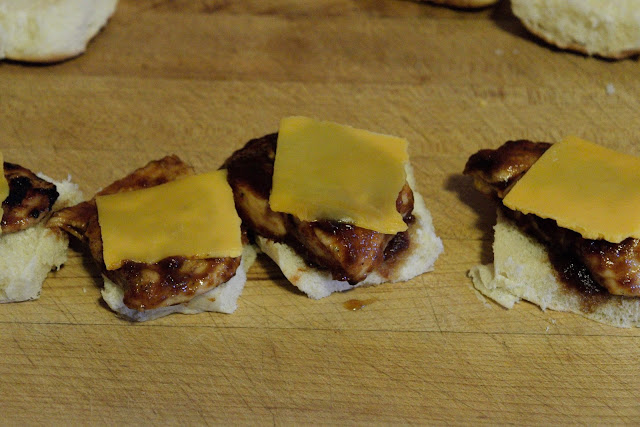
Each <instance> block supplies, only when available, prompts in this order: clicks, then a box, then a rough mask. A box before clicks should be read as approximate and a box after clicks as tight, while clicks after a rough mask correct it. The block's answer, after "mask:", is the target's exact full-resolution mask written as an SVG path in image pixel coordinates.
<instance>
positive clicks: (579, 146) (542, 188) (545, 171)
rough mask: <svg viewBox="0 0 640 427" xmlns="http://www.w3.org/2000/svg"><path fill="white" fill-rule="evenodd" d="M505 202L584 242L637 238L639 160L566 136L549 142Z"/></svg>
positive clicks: (639, 229)
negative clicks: (569, 232)
mask: <svg viewBox="0 0 640 427" xmlns="http://www.w3.org/2000/svg"><path fill="white" fill-rule="evenodd" d="M503 203H504V204H505V206H507V207H508V208H510V209H514V210H517V211H520V212H523V213H525V214H535V215H537V216H539V217H542V218H551V219H554V220H555V221H556V222H557V223H558V225H559V226H560V227H564V228H568V229H570V230H574V231H576V232H578V233H580V234H581V235H582V236H583V237H584V238H586V239H594V240H595V239H604V240H607V241H609V242H612V243H619V242H621V241H622V240H624V239H626V238H627V237H634V238H640V158H639V157H635V156H630V155H627V154H623V153H618V152H616V151H613V150H610V149H607V148H604V147H601V146H599V145H596V144H594V143H591V142H588V141H585V140H582V139H580V138H577V137H575V136H570V137H567V138H566V139H564V140H563V141H561V142H558V143H556V144H553V145H552V146H551V147H550V148H549V149H548V150H547V151H546V152H545V153H544V154H543V155H542V156H541V157H540V159H538V161H536V162H535V163H534V164H533V166H532V167H531V168H530V169H529V170H528V171H527V173H526V174H525V175H524V176H523V177H522V178H521V179H520V180H519V181H518V182H517V183H516V184H515V185H514V186H513V188H512V189H511V191H510V192H509V193H508V194H507V196H506V197H505V198H504V200H503Z"/></svg>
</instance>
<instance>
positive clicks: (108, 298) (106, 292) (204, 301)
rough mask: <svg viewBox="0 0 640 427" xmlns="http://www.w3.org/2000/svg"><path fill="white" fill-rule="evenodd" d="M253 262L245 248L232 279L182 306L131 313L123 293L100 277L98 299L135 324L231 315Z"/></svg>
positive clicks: (249, 248)
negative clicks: (168, 318)
mask: <svg viewBox="0 0 640 427" xmlns="http://www.w3.org/2000/svg"><path fill="white" fill-rule="evenodd" d="M255 260H256V251H255V249H254V248H253V247H252V246H251V245H245V247H244V249H243V251H242V260H241V261H240V266H239V267H238V269H237V270H236V274H235V276H233V277H232V278H231V279H229V280H228V281H227V282H225V283H223V284H221V285H219V286H216V287H215V288H213V289H211V290H210V291H208V292H205V293H203V294H200V295H198V296H196V297H194V298H193V299H191V300H190V301H188V302H185V303H182V304H177V305H172V306H169V307H160V308H154V309H151V310H145V311H138V310H134V309H131V308H129V307H127V306H126V305H124V302H123V299H124V291H123V289H122V288H121V287H120V286H118V285H116V284H115V283H113V282H112V281H111V280H109V279H108V278H107V277H106V276H104V275H103V276H102V278H103V279H104V288H103V289H102V298H103V299H104V301H105V302H106V303H107V305H108V306H109V307H110V308H111V309H112V310H113V311H115V312H116V313H118V314H119V315H120V316H121V317H123V318H125V319H127V320H131V321H135V322H144V321H147V320H153V319H157V318H159V317H164V316H167V315H169V314H172V313H182V314H196V313H202V312H204V311H217V312H220V313H233V312H234V311H236V308H237V307H238V297H240V294H241V293H242V290H243V289H244V284H245V283H246V281H247V271H248V270H249V268H250V267H251V265H252V264H253V262H254V261H255Z"/></svg>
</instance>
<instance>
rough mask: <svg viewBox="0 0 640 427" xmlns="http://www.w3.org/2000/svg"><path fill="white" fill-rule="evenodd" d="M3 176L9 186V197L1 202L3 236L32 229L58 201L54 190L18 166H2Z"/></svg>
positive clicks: (48, 183) (10, 164)
mask: <svg viewBox="0 0 640 427" xmlns="http://www.w3.org/2000/svg"><path fill="white" fill-rule="evenodd" d="M4 176H5V178H6V180H7V182H8V184H9V195H8V196H7V198H6V199H5V200H4V201H3V202H2V210H3V215H2V221H0V226H1V227H2V231H3V232H4V233H12V232H15V231H20V230H24V229H26V228H28V227H31V226H33V225H35V224H37V223H39V222H40V221H42V220H43V219H44V218H45V217H47V216H48V214H49V212H51V208H52V207H53V204H54V203H55V202H56V200H57V199H58V191H57V189H56V186H55V185H54V184H53V183H51V182H48V181H45V180H44V179H42V178H39V177H38V176H37V175H36V174H34V173H33V172H31V171H30V170H29V169H26V168H24V167H22V166H20V165H16V164H13V163H7V162H5V163H4Z"/></svg>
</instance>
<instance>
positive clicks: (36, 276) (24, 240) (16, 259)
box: [0, 174, 82, 303]
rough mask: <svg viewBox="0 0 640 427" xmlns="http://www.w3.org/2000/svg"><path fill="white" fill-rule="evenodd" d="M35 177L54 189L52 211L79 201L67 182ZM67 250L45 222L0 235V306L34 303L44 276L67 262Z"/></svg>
mask: <svg viewBox="0 0 640 427" xmlns="http://www.w3.org/2000/svg"><path fill="white" fill-rule="evenodd" d="M38 176H39V177H40V178H42V179H46V180H47V181H49V182H53V183H54V184H55V185H56V188H57V190H58V193H59V196H58V200H57V201H56V203H55V204H54V206H53V210H54V211H56V210H59V209H62V208H64V207H67V206H71V205H73V204H76V203H78V202H80V201H81V200H82V193H81V192H80V190H79V189H78V186H77V185H76V184H74V183H72V182H71V180H70V179H67V180H66V181H62V182H56V181H54V180H53V179H51V178H49V177H47V176H46V175H42V174H38ZM68 246H69V239H68V237H67V235H66V234H65V233H63V232H61V231H54V230H51V229H49V228H47V227H46V226H45V221H41V222H40V223H38V224H36V225H35V226H33V227H29V228H27V229H25V230H21V231H17V232H15V233H7V234H2V235H0V303H7V302H18V301H28V300H33V299H37V298H38V297H39V296H40V291H41V290H42V283H43V282H44V280H45V278H46V277H47V274H48V273H49V272H50V271H51V270H52V269H59V268H60V266H61V265H62V264H64V263H65V262H66V261H67V247H68Z"/></svg>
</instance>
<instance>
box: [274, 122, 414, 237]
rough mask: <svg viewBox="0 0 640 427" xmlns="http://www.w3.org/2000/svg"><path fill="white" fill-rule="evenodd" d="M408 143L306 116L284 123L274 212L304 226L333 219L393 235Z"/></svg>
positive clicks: (398, 224)
mask: <svg viewBox="0 0 640 427" xmlns="http://www.w3.org/2000/svg"><path fill="white" fill-rule="evenodd" d="M407 145H408V143H407V141H406V140H404V139H402V138H397V137H394V136H389V135H382V134H378V133H373V132H369V131H366V130H361V129H355V128H352V127H349V126H344V125H340V124H337V123H332V122H326V121H317V120H314V119H310V118H307V117H288V118H285V119H283V120H282V121H281V122H280V129H279V133H278V143H277V148H276V157H275V164H274V171H273V186H272V189H271V195H270V198H269V204H270V206H271V209H272V210H274V211H276V212H285V213H290V214H293V215H295V216H296V217H298V218H299V219H301V220H304V221H316V220H335V221H342V222H347V223H351V224H354V225H356V226H359V227H363V228H366V229H370V230H374V231H378V232H381V233H387V234H395V233H398V232H400V231H404V230H406V229H407V225H406V224H405V222H404V221H403V220H402V216H401V215H400V213H398V211H397V209H396V199H397V198H398V194H399V193H400V190H402V187H403V186H404V184H405V180H406V176H405V170H404V166H405V163H406V162H407V161H408V154H407Z"/></svg>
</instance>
